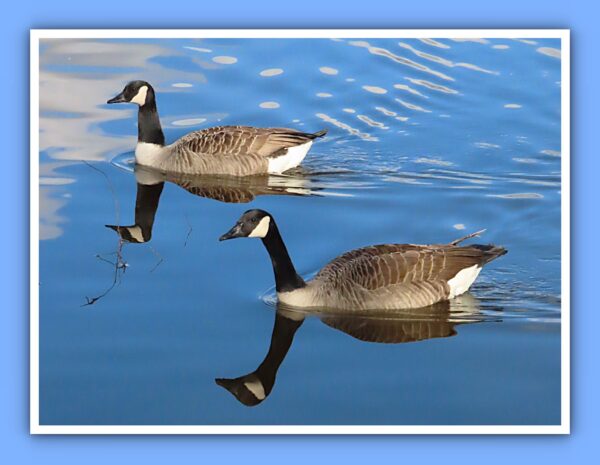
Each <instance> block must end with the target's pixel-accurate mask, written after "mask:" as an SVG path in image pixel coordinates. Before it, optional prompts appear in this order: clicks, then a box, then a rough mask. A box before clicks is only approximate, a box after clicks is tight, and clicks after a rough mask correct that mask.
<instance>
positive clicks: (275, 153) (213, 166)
mask: <svg viewBox="0 0 600 465" xmlns="http://www.w3.org/2000/svg"><path fill="white" fill-rule="evenodd" d="M106 103H135V104H137V105H138V107H139V109H138V142H137V145H136V147H135V161H136V163H138V164H140V165H145V166H150V167H152V168H156V169H159V170H161V171H165V172H170V173H186V174H224V175H232V176H248V175H254V174H266V173H283V172H284V171H286V170H289V169H290V168H294V167H296V166H298V165H299V164H300V163H301V162H302V160H303V159H304V157H305V156H306V154H307V153H308V150H309V149H310V146H311V145H312V142H313V140H314V139H316V138H318V137H322V136H324V135H325V134H326V133H327V131H326V130H323V131H319V132H316V133H314V134H311V133H305V132H300V131H297V130H295V129H288V128H254V127H250V126H218V127H213V128H208V129H203V130H200V131H194V132H191V133H189V134H187V135H186V136H184V137H182V138H181V139H179V140H178V141H176V142H174V143H172V144H171V145H165V136H164V134H163V131H162V128H161V126H160V120H159V117H158V111H157V109H156V96H155V93H154V89H153V88H152V86H151V85H150V84H148V83H147V82H146V81H132V82H130V83H129V84H127V85H126V86H125V88H124V89H123V91H122V92H121V93H120V94H119V95H117V96H115V97H113V98H111V99H110V100H108V101H107V102H106Z"/></svg>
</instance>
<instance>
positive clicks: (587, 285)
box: [0, 0, 600, 465]
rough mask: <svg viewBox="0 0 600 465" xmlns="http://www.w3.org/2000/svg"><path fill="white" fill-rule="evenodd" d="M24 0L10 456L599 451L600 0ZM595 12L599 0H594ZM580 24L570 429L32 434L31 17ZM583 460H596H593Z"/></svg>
mask: <svg viewBox="0 0 600 465" xmlns="http://www.w3.org/2000/svg"><path fill="white" fill-rule="evenodd" d="M153 3H154V2H152V0H146V1H145V2H134V1H132V0H128V1H123V0H121V1H117V0H103V1H101V2H69V1H67V0H54V1H52V2H44V3H41V2H40V4H35V3H34V2H29V1H27V0H21V1H19V2H15V3H12V4H11V5H10V6H11V7H12V8H13V9H12V11H10V10H8V7H7V6H5V7H4V9H3V13H4V22H3V25H2V26H3V27H2V41H0V47H1V48H2V57H4V63H3V65H4V67H3V68H4V69H3V72H2V73H0V79H1V82H2V85H1V86H0V89H1V92H2V104H3V106H4V109H3V111H2V112H1V114H2V129H3V130H2V134H3V136H4V137H3V142H4V144H5V149H4V150H3V154H2V156H3V162H4V164H5V171H4V173H5V176H4V179H3V182H2V183H0V189H1V197H0V198H2V204H3V208H2V211H3V213H4V221H3V225H2V227H0V238H1V242H0V244H2V246H3V247H2V249H3V250H2V253H3V257H4V264H3V265H4V266H3V267H2V271H0V273H1V274H2V276H1V278H2V279H0V282H1V283H2V284H1V285H2V292H1V294H0V295H1V298H2V304H3V305H2V308H1V310H0V331H1V333H0V360H1V361H2V364H1V366H2V370H3V373H2V374H3V377H2V381H1V382H0V412H1V414H0V418H1V424H0V441H1V445H2V456H3V458H4V461H5V462H6V463H44V465H50V464H54V463H57V464H58V463H60V464H61V465H64V464H68V463H86V464H90V465H93V464H105V463H113V464H115V463H124V462H132V461H133V462H143V463H145V464H153V463H165V462H176V463H178V462H184V461H190V462H191V461H193V462H194V463H219V462H233V461H234V460H235V461H243V462H244V463H245V464H253V463H260V464H261V465H262V464H265V463H274V462H283V461H285V462H286V463H288V464H295V463H298V464H300V463H302V464H305V463H306V462H307V461H315V462H320V461H335V462H339V461H342V460H344V462H345V463H346V464H354V463H357V464H358V463H361V464H362V463H365V462H366V461H369V462H372V461H375V460H377V459H378V458H382V459H383V458H391V459H392V460H397V461H403V462H406V461H412V460H418V461H419V462H430V461H431V462H432V461H434V460H435V461H440V462H443V463H444V464H447V463H461V464H465V463H478V462H482V461H485V463H487V464H496V463H498V464H503V465H505V464H506V463H507V462H510V461H515V462H517V463H522V462H526V461H535V462H538V461H544V463H545V464H546V465H547V464H552V463H564V462H566V461H567V460H569V461H573V462H574V463H579V462H580V461H584V460H585V459H586V458H587V457H590V458H589V460H592V459H591V457H594V456H596V458H597V447H598V432H599V428H598V426H597V425H598V418H600V409H599V403H600V401H599V399H600V397H599V396H598V392H599V388H600V386H599V380H600V374H599V372H598V366H599V363H598V348H599V347H598V346H599V341H600V338H599V337H598V336H597V334H596V333H597V331H598V328H599V327H600V321H599V314H600V312H599V311H598V309H597V307H598V304H597V302H596V300H597V299H596V296H595V289H596V287H597V282H596V281H597V277H598V272H597V267H596V266H595V264H597V263H599V262H600V257H599V248H598V247H597V245H595V243H596V244H597V241H596V240H597V238H598V231H600V228H599V226H600V225H599V219H598V214H597V205H596V202H597V200H596V199H599V198H600V196H599V192H598V185H599V184H600V183H598V182H597V180H596V177H597V174H596V173H597V172H598V168H599V166H598V165H599V159H600V156H599V155H598V154H597V153H596V150H595V149H596V146H595V144H594V141H595V139H596V137H595V135H596V133H597V132H598V104H599V103H600V102H599V99H598V92H599V90H598V85H597V80H598V75H599V72H600V63H599V61H598V56H599V53H598V48H597V42H598V41H597V40H594V39H597V35H598V33H597V25H596V20H597V18H598V11H592V10H593V6H592V4H591V2H584V1H576V0H571V1H570V2H567V3H565V2H558V1H552V0H548V1H545V2H541V1H529V2H524V1H523V0H504V1H503V2H499V3H494V4H490V3H488V2H481V1H466V0H444V1H437V0H435V1H434V0H430V1H428V2H400V1H395V2H393V3H392V2H390V3H389V4H387V3H386V2H383V1H378V0H369V1H368V2H365V3H363V4H359V5H356V4H355V5H354V6H353V5H350V2H348V1H346V2H333V1H331V2H327V3H326V2H324V1H322V0H321V1H314V0H303V1H300V2H284V1H265V2H260V3H259V2H258V1H257V0H254V1H244V2H239V3H235V2H232V1H219V2H214V3H212V4H208V3H207V2H202V1H198V0H194V1H191V0H187V1H178V0H171V1H169V2H161V3H160V4H159V3H158V2H156V4H153ZM596 10H597V9H596ZM106 27H112V28H132V27H144V28H201V27H210V28H225V27H232V28H235V27H265V28H267V27H277V28H285V27H290V28H294V27H314V28H316V27H327V28H335V27H340V28H341V27H357V28H359V27H360V28H450V27H452V28H504V27H511V28H513V27H517V28H532V27H533V28H570V29H571V30H572V33H571V34H572V35H571V52H572V55H571V60H572V91H571V92H572V93H571V102H572V125H571V126H572V154H571V166H572V173H571V175H572V179H571V199H572V212H571V213H572V252H571V253H572V273H571V282H572V284H571V292H572V303H571V305H572V349H571V358H572V373H571V383H572V396H571V397H572V400H571V410H572V416H571V420H572V435H571V436H570V437H566V436H563V437H541V436H539V437H484V436H481V437H455V436H445V437H411V436H406V437H394V436H392V437H341V436H337V437H254V436H247V437H194V436H192V437H141V436H138V437H114V436H113V437H48V436H47V437H40V436H36V437H32V436H30V435H29V406H28V403H29V376H28V370H29V337H28V336H29V309H28V303H29V298H28V295H29V289H28V286H29V279H28V273H29V267H28V257H29V252H28V245H29V240H28V228H29V224H28V217H29V215H28V201H29V193H28V192H29V163H28V159H29V133H28V128H29V105H28V102H29V78H28V76H29V29H30V28H106ZM586 461H587V460H586Z"/></svg>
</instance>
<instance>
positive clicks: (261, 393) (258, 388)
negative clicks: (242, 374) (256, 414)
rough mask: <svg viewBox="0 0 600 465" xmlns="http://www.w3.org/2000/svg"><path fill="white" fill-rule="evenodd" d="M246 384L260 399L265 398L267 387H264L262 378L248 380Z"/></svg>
mask: <svg viewBox="0 0 600 465" xmlns="http://www.w3.org/2000/svg"><path fill="white" fill-rule="evenodd" d="M244 386H246V388H247V389H248V390H249V391H250V392H251V393H252V394H254V396H255V397H256V398H257V399H258V400H263V399H264V398H265V397H267V396H266V394H265V388H264V387H263V385H262V383H261V382H260V380H256V381H246V382H245V383H244Z"/></svg>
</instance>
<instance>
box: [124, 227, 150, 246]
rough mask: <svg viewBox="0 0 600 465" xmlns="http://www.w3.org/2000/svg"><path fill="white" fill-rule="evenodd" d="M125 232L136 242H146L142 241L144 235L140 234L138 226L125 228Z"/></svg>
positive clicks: (140, 229)
mask: <svg viewBox="0 0 600 465" xmlns="http://www.w3.org/2000/svg"><path fill="white" fill-rule="evenodd" d="M127 230H128V231H129V234H131V238H132V239H133V240H136V241H138V242H146V240H145V239H144V235H143V234H142V228H140V227H139V226H133V227H130V228H127Z"/></svg>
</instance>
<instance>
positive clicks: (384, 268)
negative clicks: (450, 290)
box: [315, 244, 506, 290]
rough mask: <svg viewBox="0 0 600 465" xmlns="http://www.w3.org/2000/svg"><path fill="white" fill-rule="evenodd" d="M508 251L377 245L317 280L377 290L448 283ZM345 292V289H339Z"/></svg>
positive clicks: (484, 247) (329, 267) (338, 261)
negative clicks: (461, 273) (464, 270)
mask: <svg viewBox="0 0 600 465" xmlns="http://www.w3.org/2000/svg"><path fill="white" fill-rule="evenodd" d="M504 253H506V251H505V250H504V249H503V248H501V247H495V246H492V245H471V246H465V247H457V246H452V245H428V246H420V245H411V244H388V245H375V246H370V247H365V248H362V249H357V250H353V251H350V252H347V253H345V254H343V255H341V256H340V257H338V258H336V259H334V260H333V261H331V262H330V263H329V264H327V265H326V266H325V267H324V268H323V269H322V270H321V271H320V272H319V273H318V274H317V276H316V277H315V280H318V281H326V282H327V285H328V286H334V287H340V286H341V287H342V288H344V287H353V286H360V287H362V288H363V289H367V290H376V289H380V288H384V287H387V286H393V285H396V284H418V283H433V282H447V281H448V280H450V279H452V278H453V277H454V276H456V274H457V273H458V272H459V271H460V270H462V269H465V268H468V267H471V266H473V265H479V266H483V265H484V264H485V263H487V262H489V261H491V260H493V259H494V258H496V257H498V256H500V255H503V254H504ZM340 290H342V289H340Z"/></svg>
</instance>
